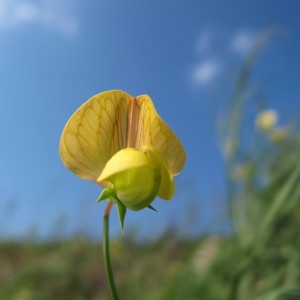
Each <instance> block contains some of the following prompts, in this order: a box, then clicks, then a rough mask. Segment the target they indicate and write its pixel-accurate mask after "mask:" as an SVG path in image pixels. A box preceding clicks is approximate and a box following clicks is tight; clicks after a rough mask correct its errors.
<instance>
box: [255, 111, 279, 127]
mask: <svg viewBox="0 0 300 300" xmlns="http://www.w3.org/2000/svg"><path fill="white" fill-rule="evenodd" d="M277 120H278V116H277V112H276V111H275V110H273V109H267V110H264V111H262V112H260V113H259V114H258V115H257V117H256V121H255V124H256V127H257V128H258V129H260V130H262V131H269V130H271V129H272V128H274V126H275V125H276V123H277Z"/></svg>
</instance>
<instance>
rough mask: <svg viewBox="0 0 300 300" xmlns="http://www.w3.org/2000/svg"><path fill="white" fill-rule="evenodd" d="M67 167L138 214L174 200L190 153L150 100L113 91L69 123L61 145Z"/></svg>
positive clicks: (100, 96) (83, 108)
mask: <svg viewBox="0 0 300 300" xmlns="http://www.w3.org/2000/svg"><path fill="white" fill-rule="evenodd" d="M59 151H60V156H61V159H62V161H63V163H64V165H65V166H66V167H67V168H68V169H70V170H71V171H72V172H74V173H75V174H76V175H77V176H79V177H81V178H83V179H87V180H91V181H94V182H96V183H97V184H99V185H100V186H102V187H103V188H105V189H104V191H103V193H102V195H101V196H100V198H99V200H103V199H112V200H114V201H115V202H116V204H118V205H124V206H125V207H127V208H129V209H132V210H140V209H142V208H145V207H149V206H150V207H151V205H150V204H151V203H152V201H153V200H154V198H155V197H156V196H158V197H160V198H162V199H165V200H167V199H171V198H172V196H173V194H174V179H173V177H174V176H175V175H177V174H178V173H179V172H180V171H181V170H182V168H183V166H184V164H185V159H186V154H185V150H184V148H183V146H182V144H181V142H180V141H179V139H178V138H177V137H176V135H175V134H174V132H173V131H172V129H171V128H170V127H169V126H168V125H167V124H166V123H165V122H164V121H163V120H162V119H161V118H160V116H159V115H158V114H157V112H156V110H155V108H154V105H153V103H152V101H151V99H150V97H149V96H147V95H142V96H138V97H132V96H131V95H129V94H127V93H125V92H123V91H119V90H112V91H107V92H103V93H100V94H98V95H95V96H94V97H92V98H90V99H89V100H88V101H87V102H86V103H84V104H83V105H82V106H81V107H80V108H79V109H78V110H77V111H76V112H75V113H74V114H73V115H72V116H71V118H70V119H69V121H68V122H67V124H66V126H65V128H64V130H63V133H62V136H61V140H60V150H59Z"/></svg>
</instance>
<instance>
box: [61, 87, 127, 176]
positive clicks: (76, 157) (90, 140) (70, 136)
mask: <svg viewBox="0 0 300 300" xmlns="http://www.w3.org/2000/svg"><path fill="white" fill-rule="evenodd" d="M131 99H132V96H130V95H129V94H127V93H125V92H122V91H108V92H104V93H100V94H98V95H96V96H94V97H92V98H90V99H89V100H88V101H87V102H86V103H84V104H83V105H82V106H81V107H79V109H78V110H77V111H76V112H75V113H74V114H73V115H72V116H71V118H70V119H69V121H68V122H67V124H66V126H65V128H64V130H63V133H62V136H61V140H60V156H61V159H62V161H63V163H64V164H65V166H66V167H67V168H69V169H70V170H71V171H73V172H74V173H75V174H76V175H78V176H79V177H81V178H83V179H88V180H93V181H96V180H97V178H98V177H99V175H100V174H101V171H102V169H103V168H104V166H105V164H106V162H107V161H108V160H109V159H110V158H111V157H112V156H113V154H114V153H116V152H117V151H119V150H120V149H123V148H126V146H127V120H128V116H127V113H128V106H129V104H130V101H131Z"/></svg>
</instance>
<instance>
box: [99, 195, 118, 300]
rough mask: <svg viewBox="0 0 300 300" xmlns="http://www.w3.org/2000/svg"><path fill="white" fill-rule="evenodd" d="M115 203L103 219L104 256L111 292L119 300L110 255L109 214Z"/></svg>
mask: <svg viewBox="0 0 300 300" xmlns="http://www.w3.org/2000/svg"><path fill="white" fill-rule="evenodd" d="M112 205H113V201H109V202H108V204H107V207H106V209H105V212H104V217H103V237H102V238H103V255H104V263H105V269H106V276H107V279H108V282H109V286H110V291H111V293H112V296H113V299H114V300H119V299H120V298H119V296H118V292H117V289H116V286H115V282H114V276H113V272H112V268H111V263H110V255H109V213H110V210H111V208H112Z"/></svg>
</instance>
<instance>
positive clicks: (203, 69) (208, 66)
mask: <svg viewBox="0 0 300 300" xmlns="http://www.w3.org/2000/svg"><path fill="white" fill-rule="evenodd" d="M221 71H222V63H221V62H220V61H219V60H217V59H204V60H203V61H201V62H200V63H199V64H198V65H196V66H195V68H194V69H193V72H192V80H193V81H194V83H196V84H198V85H202V86H207V85H210V84H211V83H213V81H214V80H215V79H216V78H217V77H218V76H219V75H220V73H221Z"/></svg>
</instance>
